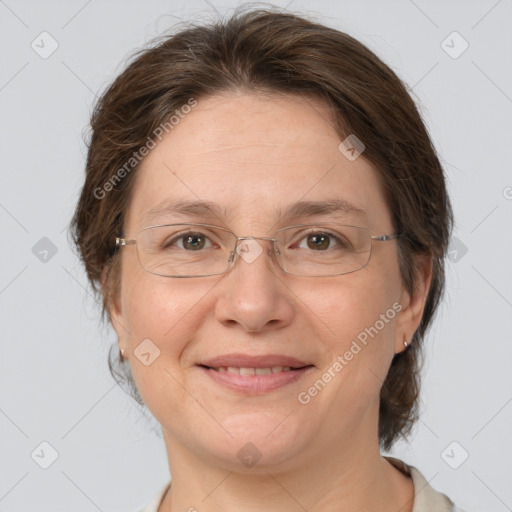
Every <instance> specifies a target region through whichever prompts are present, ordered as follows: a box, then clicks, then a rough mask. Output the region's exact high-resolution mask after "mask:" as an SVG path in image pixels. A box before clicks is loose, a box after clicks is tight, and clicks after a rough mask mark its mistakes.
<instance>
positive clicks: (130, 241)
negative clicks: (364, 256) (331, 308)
mask: <svg viewBox="0 0 512 512" xmlns="http://www.w3.org/2000/svg"><path fill="white" fill-rule="evenodd" d="M337 225H338V226H345V227H351V228H357V229H362V230H364V231H366V232H368V233H370V230H369V229H368V228H363V227H361V226H353V225H350V224H337ZM166 226H205V227H210V228H217V229H222V230H223V231H227V232H228V233H231V234H232V235H233V236H234V237H235V238H236V240H235V247H234V249H233V251H232V252H231V253H230V256H229V259H228V261H227V263H228V265H227V267H226V270H224V271H222V272H214V273H213V274H199V275H194V276H175V275H166V274H158V273H156V272H151V271H150V270H148V269H147V268H146V267H144V265H143V264H142V261H141V260H140V255H139V251H138V249H137V247H138V246H137V238H124V237H117V236H116V248H118V247H125V246H129V245H134V246H135V248H136V252H137V259H138V260H139V264H140V266H141V267H142V268H143V270H145V271H146V272H147V273H148V274H152V275H155V276H159V277H170V278H194V277H210V276H218V275H222V274H226V273H227V272H228V271H229V270H231V269H232V268H233V266H234V265H235V263H236V258H237V257H236V256H235V254H238V255H239V253H237V250H236V249H237V247H238V242H239V241H240V240H269V241H271V242H272V248H273V251H271V250H269V251H268V254H269V256H272V254H274V255H275V256H276V261H277V265H278V266H279V268H280V269H281V270H282V271H283V272H285V273H286V274H290V275H294V276H301V277H336V276H344V275H347V274H352V273H354V272H358V271H359V270H362V269H363V268H365V267H367V266H368V264H369V263H370V258H371V255H372V247H373V246H372V245H370V255H369V256H368V261H367V262H366V264H365V265H363V266H362V267H361V268H358V269H356V270H351V271H350V272H343V273H341V274H327V275H321V276H317V275H304V274H295V273H294V272H288V271H287V270H285V269H284V268H283V267H282V266H281V264H280V263H279V259H278V258H277V256H278V255H279V254H281V253H280V251H279V249H278V248H277V247H276V245H275V242H277V241H278V240H277V238H272V237H267V236H252V235H247V236H238V235H237V234H236V233H234V232H233V231H231V230H230V229H228V228H224V227H222V226H217V225H215V224H204V223H200V222H176V223H172V224H155V225H153V226H147V227H145V228H142V229H140V230H139V231H138V233H137V236H138V235H139V234H140V233H141V232H142V231H145V230H147V229H152V228H160V227H166ZM307 226H313V227H322V225H321V224H318V223H312V224H295V225H293V226H286V227H284V228H281V229H278V230H277V231H276V233H279V232H280V231H284V230H286V229H290V228H298V227H307ZM326 227H327V226H326ZM401 236H402V235H401V234H400V233H398V234H386V235H370V240H371V241H373V240H376V241H377V242H388V241H389V240H395V239H397V238H400V237H401ZM370 244H371V242H370ZM230 260H231V261H230Z"/></svg>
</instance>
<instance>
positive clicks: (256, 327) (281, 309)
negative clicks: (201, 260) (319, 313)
mask: <svg viewBox="0 0 512 512" xmlns="http://www.w3.org/2000/svg"><path fill="white" fill-rule="evenodd" d="M260 240H261V241H260ZM272 240H273V239H271V238H268V237H240V238H239V239H238V243H237V246H236V250H235V253H233V254H232V256H231V257H232V258H233V259H234V262H233V264H232V267H231V269H230V270H229V272H228V274H227V275H226V276H224V279H223V280H222V283H219V285H218V287H217V289H218V290H219V295H218V297H219V298H218V300H217V303H216V307H215V315H216V318H217V320H218V321H219V322H221V323H223V324H225V325H226V326H229V325H239V326H240V327H242V328H243V329H244V330H245V331H248V332H260V331H265V330H272V329H278V328H282V327H285V326H286V325H288V324H289V323H290V322H291V320H292V318H293V313H294V305H293V293H292V292H291V291H290V290H289V289H288V288H287V287H286V286H285V284H284V282H283V278H284V276H286V274H285V273H284V272H283V271H282V270H281V269H280V268H279V265H278V264H277V261H276V260H275V257H274V251H273V242H272Z"/></svg>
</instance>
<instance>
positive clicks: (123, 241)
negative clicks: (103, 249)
mask: <svg viewBox="0 0 512 512" xmlns="http://www.w3.org/2000/svg"><path fill="white" fill-rule="evenodd" d="M135 243H136V242H135V238H119V237H118V236H116V247H122V246H123V245H135Z"/></svg>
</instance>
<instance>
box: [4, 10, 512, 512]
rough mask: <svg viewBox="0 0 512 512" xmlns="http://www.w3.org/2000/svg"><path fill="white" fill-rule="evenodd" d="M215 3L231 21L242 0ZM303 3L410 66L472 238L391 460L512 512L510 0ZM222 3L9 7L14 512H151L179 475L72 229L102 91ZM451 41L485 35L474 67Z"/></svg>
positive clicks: (456, 268)
mask: <svg viewBox="0 0 512 512" xmlns="http://www.w3.org/2000/svg"><path fill="white" fill-rule="evenodd" d="M214 3H215V7H216V8H217V9H219V10H220V11H221V12H226V10H227V9H228V8H231V7H233V6H234V5H237V4H238V2H235V1H229V2H214ZM287 3H289V0H287V1H286V2H276V5H279V6H282V7H284V6H285V5H286V4H287ZM290 8H292V9H293V10H295V11H296V12H299V13H303V14H311V15H314V16H317V17H318V19H319V20H320V21H323V22H325V23H327V24H329V25H331V26H334V27H336V28H339V29H341V30H345V31H347V32H348V33H349V34H351V35H353V36H355V37H356V38H358V39H360V40H361V41H362V42H364V43H366V44H367V45H369V47H370V48H371V49H373V50H374V51H375V52H376V53H377V54H378V55H379V56H381V57H382V58H383V59H384V60H385V61H386V62H387V63H388V64H389V65H390V66H391V67H392V68H393V69H394V70H395V71H397V72H398V74H399V75H400V76H401V77H402V78H403V79H404V80H405V81H406V82H407V83H408V84H409V86H410V87H411V88H412V89H413V92H414V94H415V95H416V98H417V100H418V101H419V102H420V103H421V105H422V111H423V112H424V117H425V120H426V122H427V125H428V127H429V129H430V131H431V134H432V137H433V139H434V142H435V144H436V146H437V148H438V150H439V151H440V154H441V157H442V160H443V162H444V164H445V168H446V172H447V176H448V181H449V187H450V192H451V197H452V200H453V205H454V209H455V214H456V219H457V224H456V229H455V233H454V234H455V236H456V238H457V240H454V242H453V247H452V250H451V252H450V259H451V261H448V288H447V295H446V298H445V302H444V305H443V307H442V310H441V312H440V314H439V316H438V318H437V320H436V323H435V326H434V328H433V329H432V331H431V333H430V335H429V337H428V340H427V343H426V346H427V349H426V352H427V364H426V367H425V372H424V385H423V391H422V410H423V414H422V418H421V421H420V422H419V424H418V427H417V429H416V430H415V432H414V435H413V437H412V439H411V442H410V443H400V444H399V445H397V447H396V449H394V450H393V454H395V455H396V456H398V457H402V458H404V459H405V460H406V461H407V462H409V463H411V464H413V465H414V466H416V467H417V468H419V469H420V470H421V471H422V472H423V473H424V475H425V476H426V478H427V479H428V480H431V484H432V486H434V487H435V488H437V489H438V490H440V491H443V492H446V493H447V494H449V495H450V497H452V499H453V500H455V501H456V502H457V503H458V504H459V506H461V507H463V508H465V509H466V511H467V512H472V511H492V512H503V511H507V510H512V486H511V485H510V484H511V477H512V442H511V437H510V432H511V425H512V421H511V420H512V403H511V402H512V381H511V374H510V363H511V356H512V344H511V342H510V341H511V332H512V320H511V319H512V314H511V313H512V288H511V284H512V278H511V270H510V261H511V255H512V236H511V233H512V230H511V219H512V172H511V164H510V144H511V141H512V138H511V135H512V129H511V122H510V119H511V116H512V99H511V98H512V83H511V78H512V60H511V57H510V56H511V51H512V30H511V26H512V23H511V22H512V2H511V0H501V1H496V0H482V1H464V2H462V1H452V2H447V1H430V2H427V1H425V0H415V1H414V2H413V1H411V0H396V1H377V0H374V1H347V0H343V1H335V0H330V1H328V0H319V1H317V2H313V1H310V0H304V1H299V0H296V1H294V2H293V3H291V6H290ZM213 12H214V11H213V9H212V7H211V6H210V5H208V3H206V2H201V1H189V2H185V1H181V2H178V1H174V2H173V1H145V2H143V1H125V2H121V1H100V0H92V1H89V2H87V1H85V0H79V1H67V2H64V1H62V2H49V1H47V2H42V1H38V2H36V1H33V2H30V1H15V0H5V1H0V34H1V36H0V38H1V44H0V52H1V63H2V64H1V68H0V109H1V110H0V117H1V120H2V123H1V134H0V141H1V147H2V159H1V173H2V187H1V189H0V222H1V226H2V265H1V267H0V307H1V311H2V335H3V336H2V356H1V358H0V431H1V437H0V440H1V441H0V471H1V472H0V510H1V511H4V512H5V511H27V510H38V511H40V512H45V511H50V510H51V511H60V510H62V511H63V510H66V511H70V510H73V511H76V512H92V511H95V510H101V511H125V512H128V511H135V510H137V509H138V508H140V507H142V506H143V505H144V504H145V503H146V502H147V501H148V500H149V499H150V497H152V495H153V494H154V493H155V492H156V491H157V489H159V488H160V487H161V486H162V485H163V484H164V483H165V482H166V481H167V480H168V478H169V473H168V468H167V459H166V454H165V451H164V445H163V442H162V440H161V439H160V438H159V437H158V436H157V435H156V434H155V433H154V432H153V431H151V425H152V423H151V421H148V420H146V419H144V417H143V416H142V415H141V413H140V412H139V411H138V409H137V408H136V406H134V405H132V404H133V402H132V401H131V400H130V399H129V398H128V397H127V396H126V395H125V394H124V393H123V392H122V391H121V390H120V389H119V387H118V386H117V385H115V384H114V382H113V381H112V379H111V377H110V375H109V374H108V370H107V365H106V360H107V350H108V348H109V347H110V345H111V344H112V343H115V341H116V340H115V337H114V336H113V333H112V332H111V331H110V330H109V329H107V328H102V327H101V326H100V324H99V321H98V318H99V308H98V306H97V304H96V303H95V302H94V300H93V299H92V297H91V295H90V290H89V288H88V286H87V283H86V279H85V274H84V271H83V269H82V267H81V266H80V264H79V262H78V261H77V259H76V257H75V256H74V254H73V252H72V251H71V249H70V246H69V242H68V239H67V234H66V227H67V224H68V222H69V219H70V217H71V215H72V212H73V208H74V206H75V202H76V200H77V197H78V193H79V188H80V186H81V183H82V180H83V168H84V158H85V151H86V150H85V146H84V144H83V142H82V132H83V131H84V130H85V129H86V127H87V123H88V116H89V114H90V111H91V108H92V104H93V102H94V100H95V93H97V92H99V91H101V90H103V88H104V87H105V86H106V85H107V84H108V83H109V82H110V81H111V80H112V79H113V77H114V76H115V75H116V74H117V73H119V72H120V71H121V69H122V68H123V62H124V59H125V58H127V57H128V56H129V55H130V54H131V53H132V51H133V50H135V49H137V48H139V47H140V46H141V45H143V44H144V43H146V42H147V41H149V40H150V39H152V38H153V37H154V36H156V35H158V34H160V33H161V32H162V31H164V30H167V29H168V28H169V27H170V26H172V24H173V23H175V22H177V21H180V20H189V19H196V20H202V19H208V18H210V17H211V16H212V13H213ZM43 31H47V32H48V33H49V34H51V37H52V38H54V39H55V40H56V41H57V42H58V45H59V46H58V49H57V50H56V51H55V52H54V53H53V54H52V55H50V56H49V57H48V58H46V59H43V58H42V57H41V56H40V55H39V54H38V53H36V51H34V50H33V49H32V47H31V43H32V41H35V43H34V44H39V51H43V48H42V47H43V45H44V48H45V50H44V51H48V49H49V48H51V46H50V44H51V41H50V40H49V39H45V41H44V42H43V43H41V41H40V40H41V38H42V37H47V36H39V34H40V33H41V32H43ZM453 31H457V32H458V33H459V34H460V35H461V36H462V37H463V38H464V40H466V41H467V43H468V44H469V47H468V49H467V50H466V51H465V52H464V53H462V54H461V55H460V56H458V58H452V57H451V56H450V55H448V53H447V52H446V51H445V49H447V50H449V51H451V52H452V53H454V52H455V53H457V52H458V51H459V50H460V49H461V48H462V44H463V41H462V40H460V39H457V36H450V38H448V40H447V41H446V43H444V48H443V46H442V41H443V40H445V39H446V38H447V36H449V35H450V34H451V33H452V32H453ZM454 37H455V39H454ZM446 45H448V47H447V46H446ZM449 47H452V48H451V49H450V48H449ZM42 237H48V238H49V239H50V240H51V241H52V242H53V244H55V246H56V247H57V250H58V251H57V253H56V254H55V255H54V256H51V253H49V254H48V256H47V261H46V262H43V261H40V259H39V258H38V257H36V254H37V250H36V251H35V252H36V254H34V253H33V251H32V248H33V247H34V246H35V245H36V244H37V243H38V241H39V240H40V239H41V238H42ZM37 248H39V246H37V247H36V249H37ZM39 249H40V248H39ZM466 250H467V252H465V251H466ZM43 256H44V254H41V253H40V254H39V257H43ZM43 441H46V442H48V443H50V445H51V446H53V447H54V449H55V450H56V451H57V452H58V455H59V456H58V458H57V460H56V461H55V462H54V463H53V465H51V466H50V467H49V468H48V469H42V468H41V467H40V466H39V465H38V464H37V463H36V462H35V461H34V460H33V459H32V458H31V453H32V452H33V451H34V450H36V455H34V458H35V459H36V460H38V462H40V463H41V462H44V459H45V458H48V457H49V456H50V451H49V449H48V448H45V447H44V446H43V447H41V446H40V443H41V442H43ZM453 441H456V442H457V443H458V445H455V447H453V446H452V447H450V448H449V449H448V451H447V452H446V451H445V449H446V447H448V446H449V445H450V443H452V442H453ZM452 448H453V451H452ZM462 450H466V451H467V452H468V453H469V457H468V459H467V460H466V461H465V462H464V463H463V464H462V465H460V467H458V469H452V468H451V467H450V466H449V465H448V463H447V462H446V461H447V460H448V461H449V462H450V463H451V464H452V465H456V464H458V463H460V461H461V460H462V456H463V454H464V452H463V451H462ZM443 452H444V453H445V455H444V458H443V456H442V453H443ZM37 454H39V456H37Z"/></svg>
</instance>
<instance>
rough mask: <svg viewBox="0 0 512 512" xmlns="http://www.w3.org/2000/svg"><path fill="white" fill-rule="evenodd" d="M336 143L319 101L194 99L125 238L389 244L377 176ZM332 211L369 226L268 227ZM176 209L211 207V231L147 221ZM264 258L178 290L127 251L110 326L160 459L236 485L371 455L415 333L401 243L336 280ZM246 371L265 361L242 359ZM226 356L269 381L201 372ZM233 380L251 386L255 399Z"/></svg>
mask: <svg viewBox="0 0 512 512" xmlns="http://www.w3.org/2000/svg"><path fill="white" fill-rule="evenodd" d="M340 142H341V140H340V138H339V136H338V135H337V134H336V133H335V131H334V130H333V128H332V127H331V125H330V123H329V121H328V116H327V111H326V110H325V107H324V106H323V105H322V104H321V103H320V102H318V101H312V100H305V99H300V98H296V97H282V96H272V97H269V98H267V99H262V98H261V97H258V96H256V95H242V94H240V95H238V94H236V95H235V94H232V95H223V96H220V95H218V96H214V97H210V98H206V99H200V100H199V101H198V105H197V107H196V108H194V109H193V110H192V111H191V112H190V113H189V114H188V115H186V116H185V117H184V118H183V119H181V120H180V122H179V124H177V125H176V126H175V127H174V128H173V130H172V131H171V132H170V133H169V134H168V135H166V136H165V137H164V138H163V140H162V141H161V142H160V143H159V144H158V145H157V147H156V148H154V149H153V150H151V152H150V153H149V155H148V156H147V157H146V158H145V160H144V161H143V162H142V164H141V167H140V168H139V169H138V170H137V181H136V184H135V188H134V194H133V197H132V202H131V204H130V207H129V211H128V212H127V217H126V224H125V233H126V236H127V238H130V237H135V236H136V235H137V233H138V232H139V230H140V229H142V228H144V227H147V226H149V225H155V224H168V223H177V222H178V223H179V222H199V223H209V224H215V225H221V226H224V227H228V228H229V229H231V230H232V231H233V232H234V233H236V234H237V235H238V236H246V235H253V236H273V235H274V234H275V230H277V229H279V228H281V227H285V226H289V225H295V224H301V223H303V224H308V223H320V224H326V223H331V222H337V223H342V224H348V225H355V226H361V227H365V228H368V229H369V230H370V231H371V234H372V235H382V234H390V233H393V232H394V231H393V225H392V223H391V217H390V213H389V211H388V208H387V206H386V204H385V201H384V196H383V194H382V191H381V189H380V187H379V183H378V180H377V175H376V172H375V171H374V169H373V168H372V166H371V165H370V164H369V163H368V162H367V161H365V159H364V158H363V157H364V154H363V156H362V157H359V158H357V159H355V160H350V159H348V158H347V157H346V156H345V155H344V154H342V152H340V150H339V145H340ZM336 199H337V200H344V201H346V202H348V203H350V204H352V205H355V206H356V207H357V208H359V209H360V210H361V211H362V212H364V213H361V212H357V211H345V212H342V211H341V212H336V213H330V214H327V215H325V214H324V215H315V216H301V217H293V218H281V217H280V216H279V214H278V213H277V212H278V211H280V212H284V211H285V210H286V209H287V208H288V207H289V206H290V205H292V204H294V203H295V202H298V201H315V202H320V203H323V202H325V201H328V200H336ZM178 200H179V201H185V200H187V201H188V200H189V201H199V200H200V201H208V202H213V203H216V204H217V205H219V209H220V213H219V215H220V218H219V217H218V216H215V215H214V214H213V213H211V214H208V212H206V213H204V214H201V215H200V216H191V215H185V216H183V215H180V216H177V214H173V213H172V212H168V213H161V214H159V215H157V216H153V217H151V218H150V217H148V212H149V211H150V210H152V209H153V208H154V207H155V206H157V205H160V206H161V205H162V204H165V203H166V202H172V201H178ZM258 243H259V244H260V245H261V247H262V249H264V250H263V251H262V252H261V254H259V255H258V256H257V257H256V258H255V259H254V260H253V261H249V259H247V260H245V259H243V258H242V257H239V258H238V260H237V262H236V264H235V266H234V267H233V268H232V269H231V270H230V271H229V272H228V273H226V274H224V275H216V276H210V277H200V278H185V279H179V278H166V277H161V276H157V275H153V274H150V273H148V272H146V271H145V270H144V269H143V268H142V267H141V265H140V263H139V261H138V258H137V253H136V248H135V247H132V246H127V247H124V248H123V249H122V271H121V289H120V293H119V296H118V297H117V300H116V302H115V305H114V306H113V310H112V316H113V320H114V325H115V328H116V330H117V332H118V335H119V339H120V346H122V347H125V348H126V349H127V351H126V352H125V357H127V358H128V359H129V362H130V365H131V368H132V372H133V376H134V378H135V382H136V384H137V387H138V389H139V392H140V394H141V396H142V398H143V400H144V402H145V403H146V405H147V407H148V408H149V410H150V411H151V412H152V414H153V415H154V416H155V417H156V419H157V420H158V421H159V423H160V424H161V425H162V428H163V434H164V439H165V441H166V444H167V448H168V450H170V451H171V452H172V451H173V450H174V451H176V450H183V449H185V450H188V452H189V453H192V454H193V455H195V456H198V457H200V458H201V459H202V460H207V461H211V462H212V463H215V464H217V465H220V466H221V467H226V468H231V469H233V468H237V469H238V470H240V469H242V470H243V469H244V465H245V466H246V468H250V467H251V466H252V465H253V464H254V462H257V464H256V466H255V468H254V469H251V471H255V470H258V469H259V468H265V467H270V466H272V467H273V468H276V467H281V468H286V467H293V466H294V465H295V464H297V463H300V462H304V463H305V462H312V461H315V460H318V458H319V457H322V456H325V454H326V453H329V452H330V451H331V450H332V447H333V446H335V445H336V446H337V447H339V448H340V449H341V450H344V452H343V453H345V455H349V454H350V453H356V452H357V451H358V450H359V451H360V449H361V447H362V446H367V445H368V443H369V442H370V443H372V446H373V444H376V440H377V419H378V406H379V390H380V387H381V385H382V383H383V380H384V378H385V376H386V373H387V371H388V368H389V365H390V363H391V360H392V358H393V355H394V354H395V353H396V352H399V351H401V350H403V340H404V338H406V337H407V339H410V336H411V335H412V334H413V332H414V330H415V329H416V327H417V323H418V322H419V312H418V311H416V313H415V314H414V312H411V304H412V302H411V301H410V300H409V296H408V295H407V294H406V293H405V292H404V291H403V289H402V284H401V280H400V274H399V268H398V259H397V247H396V241H389V242H385V243H383V242H374V243H373V252H372V256H371V259H370V262H369V264H368V265H367V266H366V267H365V268H363V269H362V270H360V271H357V272H354V273H350V274H346V275H341V276H336V277H302V276H295V275H290V274H286V273H284V272H283V271H282V270H281V269H280V268H279V267H278V265H277V264H276V261H275V259H274V258H273V257H272V256H270V255H269V254H268V252H267V250H265V249H270V248H271V245H267V244H268V243H269V242H265V241H258ZM400 309H401V312H400V313H399V310H400ZM417 309H418V308H417ZM420 309H421V308H420ZM148 340H150V341H148ZM141 344H142V345H141ZM357 347H358V348H357ZM141 353H143V354H144V355H141ZM244 355H245V356H254V357H260V356H261V358H262V359H260V360H256V359H254V360H251V359H248V360H245V361H244V360H241V359H236V358H237V357H240V356H244ZM223 356H226V357H228V358H229V357H234V358H235V359H233V360H231V361H230V360H229V359H228V360H227V361H224V362H223V361H217V363H215V364H216V365H225V366H229V365H230V364H231V365H232V366H233V367H261V366H264V367H267V368H268V367H270V366H272V367H274V369H273V370H271V371H275V372H276V373H272V374H271V375H261V376H256V375H252V376H251V375H247V376H244V375H235V374H234V373H231V372H222V371H219V370H215V369H207V368H205V367H204V366H201V365H202V364H204V363H206V362H210V361H211V360H213V359H215V358H219V357H223ZM283 358H295V359H296V360H298V361H300V364H298V363H295V364H296V365H298V366H307V368H306V369H303V370H293V369H292V370H290V372H296V373H295V374H294V376H293V378H292V377H291V376H290V375H291V374H287V372H285V371H279V368H276V367H279V366H287V365H286V364H285V363H286V359H283ZM336 362H338V364H336ZM213 372H215V373H213ZM260 373H268V370H260ZM241 379H252V382H253V383H254V382H256V381H257V380H258V379H259V381H260V384H261V385H260V388H259V389H257V386H256V385H254V386H252V387H250V386H249V387H247V386H244V383H247V382H249V381H248V380H246V381H243V382H242V380H241ZM224 381H225V382H224ZM318 381H321V382H318ZM240 383H241V384H240ZM315 383H316V387H315ZM249 443H250V444H249ZM251 461H252V462H251ZM247 470H249V469H247Z"/></svg>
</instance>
